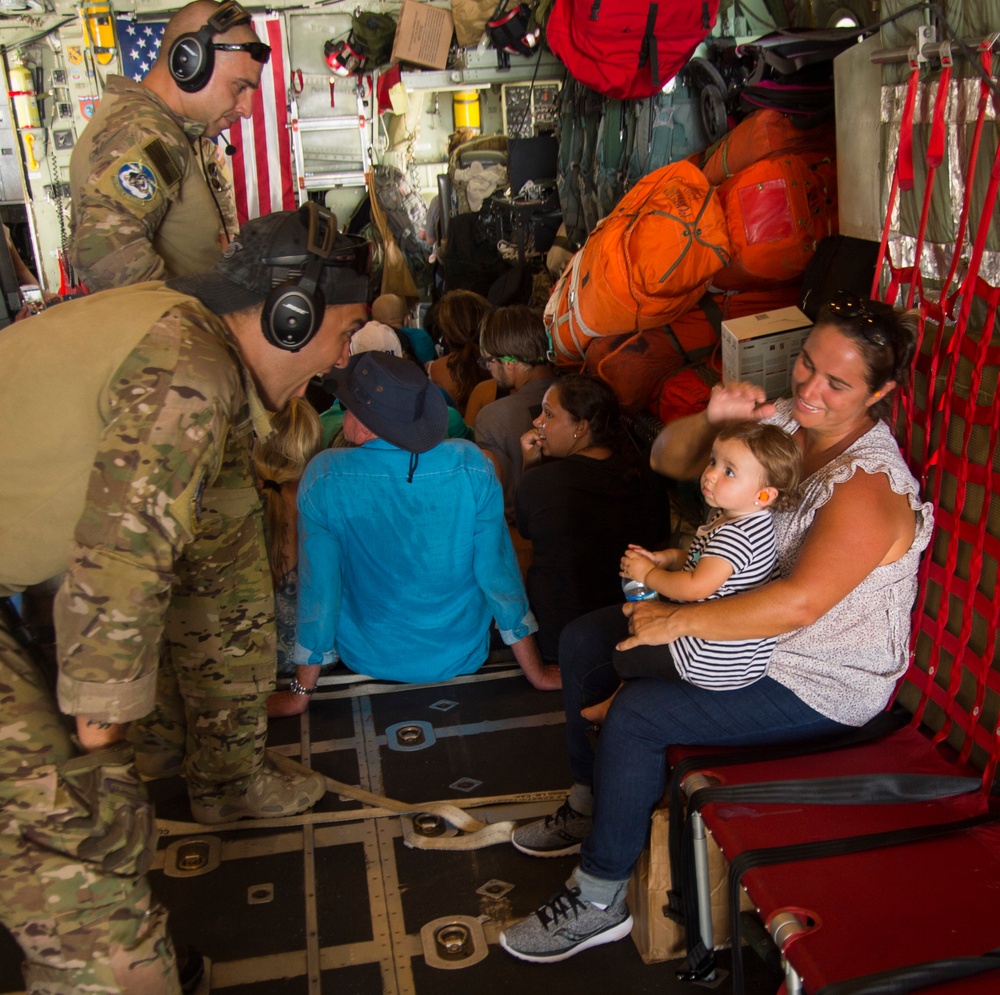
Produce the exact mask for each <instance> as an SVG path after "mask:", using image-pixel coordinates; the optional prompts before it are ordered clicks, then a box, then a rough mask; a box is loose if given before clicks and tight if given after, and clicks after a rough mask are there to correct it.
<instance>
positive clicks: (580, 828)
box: [510, 799, 594, 857]
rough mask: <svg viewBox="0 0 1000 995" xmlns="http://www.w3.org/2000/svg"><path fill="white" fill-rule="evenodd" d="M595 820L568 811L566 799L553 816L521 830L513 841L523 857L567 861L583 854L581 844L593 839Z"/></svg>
mask: <svg viewBox="0 0 1000 995" xmlns="http://www.w3.org/2000/svg"><path fill="white" fill-rule="evenodd" d="M593 826H594V820H593V819H592V818H591V817H590V816H589V815H581V814H580V813H579V812H577V811H574V810H573V809H572V808H570V807H569V800H568V799H567V800H566V801H564V802H563V803H562V805H560V806H559V808H558V809H556V811H555V812H553V813H552V815H547V816H545V818H544V819H537V820H536V821H535V822H529V823H527V825H524V826H518V827H517V828H516V829H515V830H514V831H513V832H512V833H511V834H510V841H511V843H513V844H514V846H516V847H517V849H518V850H520V851H521V853H527V854H530V855H531V856H532V857H565V856H567V855H569V854H571V853H579V852H580V844H581V843H583V841H584V840H585V839H586V838H587V837H588V836H589V835H590V831H591V829H592V828H593Z"/></svg>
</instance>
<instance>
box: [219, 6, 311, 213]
mask: <svg viewBox="0 0 1000 995" xmlns="http://www.w3.org/2000/svg"><path fill="white" fill-rule="evenodd" d="M253 27H254V30H255V31H256V32H257V36H258V37H259V38H260V40H261V41H263V42H266V43H267V44H268V45H270V46H271V59H270V61H269V62H268V64H267V65H266V66H264V71H263V73H262V74H261V79H260V89H259V90H258V91H257V93H256V96H255V97H254V102H253V114H252V115H251V116H250V118H248V119H247V120H244V121H239V122H238V123H237V124H234V125H233V127H232V128H231V129H230V135H229V141H230V143H231V144H232V145H234V146H235V147H236V153H235V154H234V155H233V157H232V159H231V160H230V162H231V164H232V170H233V190H234V193H235V195H236V214H237V217H238V218H239V222H240V224H241V225H242V224H243V223H244V222H245V221H247V220H248V219H250V218H256V217H259V216H260V215H263V214H270V213H271V211H286V210H294V209H295V207H296V206H297V205H296V200H295V185H294V179H293V176H294V173H293V168H292V139H291V132H290V130H289V119H288V80H289V70H288V65H289V62H288V46H287V44H286V41H285V28H284V21H283V20H282V18H281V17H280V16H274V15H266V14H258V15H255V16H254V18H253Z"/></svg>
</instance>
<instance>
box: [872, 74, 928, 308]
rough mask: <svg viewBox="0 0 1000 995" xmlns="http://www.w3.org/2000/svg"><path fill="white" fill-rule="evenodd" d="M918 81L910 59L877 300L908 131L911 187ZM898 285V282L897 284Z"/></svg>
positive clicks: (880, 251)
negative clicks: (914, 108)
mask: <svg viewBox="0 0 1000 995" xmlns="http://www.w3.org/2000/svg"><path fill="white" fill-rule="evenodd" d="M919 83H920V66H919V64H918V63H917V62H916V60H915V59H913V60H911V61H910V82H909V84H908V86H907V89H906V101H905V103H904V105H903V120H902V123H901V124H900V129H899V150H898V151H897V153H896V167H895V169H893V171H892V183H891V184H890V186H889V203H888V206H887V207H886V209H885V224H884V225H883V227H882V241H881V242H880V244H879V247H878V258H877V259H876V261H875V279H874V281H873V282H872V292H871V294H870V295H869V296H870V297H871V298H872V300H879V299H880V298H879V296H878V290H879V284H880V283H881V282H882V281H881V277H882V264H883V263H884V262H885V260H886V255H887V254H888V247H889V228H890V226H891V224H892V212H893V208H894V207H895V205H896V194H897V192H898V191H899V189H900V187H901V186H902V184H901V182H900V173H901V172H902V167H901V164H902V161H903V137H904V135H905V134H906V133H907V131H908V132H909V138H908V145H909V171H910V186H909V187H903V189H904V190H912V189H913V107H914V104H915V103H916V100H917V86H918V84H919ZM889 269H890V272H893V268H892V264H891V262H890V266H889ZM897 287H898V284H897ZM884 300H885V302H886V303H887V304H892V303H894V302H895V294H894V293H893V296H892V299H890V297H889V294H888V293H887V294H886V297H885V298H884Z"/></svg>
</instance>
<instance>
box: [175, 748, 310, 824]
mask: <svg viewBox="0 0 1000 995" xmlns="http://www.w3.org/2000/svg"><path fill="white" fill-rule="evenodd" d="M325 794H326V778H325V777H323V775H322V774H317V773H316V772H315V771H312V770H310V769H309V768H308V767H304V766H303V765H302V764H300V763H298V762H297V761H295V760H292V759H290V758H289V757H285V756H282V755H281V754H280V753H275V752H273V751H272V750H267V751H265V753H264V765H263V767H262V768H261V770H260V772H259V773H258V774H256V775H255V776H254V778H253V779H252V780H251V782H250V787H249V788H247V792H246V794H245V795H242V796H240V797H238V798H220V799H215V798H201V799H194V798H192V799H191V814H192V815H193V816H194V818H195V820H196V821H197V822H200V823H202V824H203V825H206V826H217V825H220V824H222V823H224V822H236V820H237V819H275V818H281V817H282V816H286V815H298V813H299V812H305V811H306V810H307V809H310V808H312V807H313V805H315V804H316V802H318V801H319V800H320V798H322V797H323V795H325Z"/></svg>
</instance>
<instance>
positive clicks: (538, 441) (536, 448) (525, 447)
mask: <svg viewBox="0 0 1000 995" xmlns="http://www.w3.org/2000/svg"><path fill="white" fill-rule="evenodd" d="M541 459H542V437H541V435H539V433H538V429H537V428H530V429H528V431H527V432H525V433H524V435H522V436H521V465H522V466H523V467H529V466H534V465H535V464H536V463H539V462H541Z"/></svg>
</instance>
